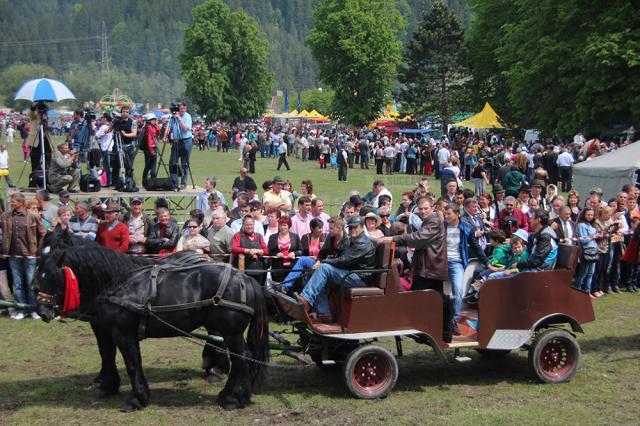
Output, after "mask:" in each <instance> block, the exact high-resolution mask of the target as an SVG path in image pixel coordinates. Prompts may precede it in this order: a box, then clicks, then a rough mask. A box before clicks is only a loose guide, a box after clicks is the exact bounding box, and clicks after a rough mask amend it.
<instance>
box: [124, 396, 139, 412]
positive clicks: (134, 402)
mask: <svg viewBox="0 0 640 426" xmlns="http://www.w3.org/2000/svg"><path fill="white" fill-rule="evenodd" d="M143 408H144V406H143V405H142V404H141V403H140V401H138V399H137V398H131V399H129V400H127V401H126V402H125V403H124V404H122V406H121V407H120V412H122V413H131V412H133V411H138V410H142V409H143Z"/></svg>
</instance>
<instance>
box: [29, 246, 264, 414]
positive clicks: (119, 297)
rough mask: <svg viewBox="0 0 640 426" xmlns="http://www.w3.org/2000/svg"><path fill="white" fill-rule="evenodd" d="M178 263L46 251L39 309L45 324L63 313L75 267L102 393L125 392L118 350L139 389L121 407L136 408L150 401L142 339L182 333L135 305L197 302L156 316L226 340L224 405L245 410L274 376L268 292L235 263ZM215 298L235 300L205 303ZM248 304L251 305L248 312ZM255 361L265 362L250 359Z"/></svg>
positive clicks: (102, 252) (93, 250)
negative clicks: (98, 364)
mask: <svg viewBox="0 0 640 426" xmlns="http://www.w3.org/2000/svg"><path fill="white" fill-rule="evenodd" d="M175 262H176V263H173V261H172V260H168V261H165V262H162V263H161V264H160V265H159V268H158V265H155V266H154V265H146V266H144V265H143V266H141V265H140V261H139V260H137V259H135V258H132V257H130V256H127V255H123V254H120V253H117V252H115V251H113V250H109V249H105V248H102V247H96V246H80V247H70V248H67V249H64V250H54V251H50V252H49V253H43V255H42V256H41V258H40V260H39V262H38V268H37V270H36V274H35V276H34V282H33V285H34V290H35V291H36V292H37V293H38V313H39V314H40V315H41V316H42V318H43V319H44V320H45V321H50V320H51V319H53V318H54V317H55V316H56V315H58V314H60V313H61V309H62V305H63V300H64V297H65V292H66V291H67V290H66V288H67V287H66V285H67V282H68V279H66V278H65V269H64V268H68V269H69V270H70V271H73V273H74V275H75V276H76V277H77V281H78V290H79V296H80V306H79V309H78V310H79V312H80V315H81V316H85V317H90V318H91V319H90V322H91V325H92V328H93V331H94V333H95V335H96V338H97V341H98V347H99V350H100V355H101V357H102V368H101V370H100V374H99V376H98V377H97V379H96V384H97V393H98V395H100V396H110V395H115V394H117V393H118V391H119V387H120V377H119V375H118V371H117V368H116V363H115V357H116V348H117V349H119V350H120V352H121V354H122V357H123V359H124V361H125V364H126V369H127V373H128V375H129V378H130V381H131V387H132V392H131V394H130V395H129V397H128V398H127V400H126V402H125V403H124V405H123V406H122V407H121V410H122V411H133V410H137V409H141V408H143V407H145V406H146V405H147V404H148V403H149V386H148V384H147V380H146V378H145V376H144V373H143V370H142V360H141V356H140V344H139V339H140V338H146V337H174V336H179V335H180V334H181V333H180V332H178V331H176V330H175V329H173V328H170V327H168V326H166V325H165V324H163V323H162V322H161V321H158V320H157V319H155V318H154V317H153V316H149V315H147V314H145V313H144V312H141V311H140V310H137V309H132V308H131V307H130V306H129V305H131V303H129V302H132V301H133V302H139V303H140V305H141V306H142V307H144V305H145V303H146V301H149V302H150V303H149V306H150V307H151V309H153V308H154V307H158V306H165V307H166V306H174V305H183V306H189V304H195V305H196V307H192V308H190V309H181V310H168V311H162V312H158V313H157V314H156V315H157V316H158V317H159V318H161V319H162V320H163V321H166V322H167V323H170V324H171V325H173V326H174V327H176V328H177V329H180V330H184V331H193V330H195V329H197V328H199V327H204V328H206V330H207V331H208V332H209V333H210V334H217V335H220V336H222V337H223V339H224V343H225V346H226V348H227V349H228V350H229V351H230V353H231V354H232V355H231V371H230V374H229V378H228V380H227V383H226V385H225V387H224V388H223V390H222V391H221V392H220V394H219V395H218V403H219V404H220V405H221V406H222V407H224V408H226V409H233V408H242V407H244V406H246V405H247V404H248V403H249V402H250V398H251V394H252V392H255V391H257V390H258V389H259V388H260V387H261V386H262V385H263V384H264V382H265V380H266V373H267V365H266V363H267V362H268V359H269V341H268V339H269V329H268V327H269V323H268V319H267V316H266V310H265V302H264V295H263V293H262V289H261V287H260V286H259V284H258V283H257V282H256V281H255V280H253V279H252V278H250V277H248V276H246V275H244V274H242V273H240V272H238V271H237V270H235V269H232V268H231V267H229V266H227V265H222V264H211V263H199V264H195V265H194V264H185V263H181V262H179V260H178V261H175ZM155 268H158V269H155ZM152 270H153V272H152ZM67 273H68V271H67ZM156 273H157V276H155V277H154V278H153V280H155V283H154V284H153V286H151V287H150V285H151V284H150V283H149V281H150V280H151V279H152V278H151V275H153V274H156ZM67 278H68V276H67ZM220 286H226V287H225V289H224V291H223V292H222V294H218V293H219V291H218V290H219V289H220ZM150 295H151V296H150ZM216 297H218V299H216ZM214 300H215V301H217V302H219V301H220V300H224V301H225V302H231V303H229V304H226V305H225V303H215V304H214V303H211V304H206V303H205V304H201V303H199V302H203V301H214ZM118 301H125V303H119V302H118ZM128 303H129V305H128ZM133 305H135V303H133ZM192 306H193V305H192ZM242 306H244V307H245V309H241V307H242ZM247 308H248V309H247ZM247 327H248V333H247V340H246V341H245V338H244V331H245V330H246V329H247ZM233 354H237V355H240V356H237V355H233ZM249 358H251V359H253V360H255V361H257V362H253V361H249V360H248V359H249Z"/></svg>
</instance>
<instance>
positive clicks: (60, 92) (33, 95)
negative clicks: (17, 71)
mask: <svg viewBox="0 0 640 426" xmlns="http://www.w3.org/2000/svg"><path fill="white" fill-rule="evenodd" d="M75 98H76V97H75V96H74V95H73V93H71V90H69V89H68V88H67V86H65V85H64V84H62V83H61V82H59V81H58V80H52V79H50V78H37V79H35V80H29V81H27V82H26V83H24V84H23V85H22V87H21V88H20V90H18V92H17V93H16V97H15V99H16V100H18V99H25V100H27V101H31V102H37V101H44V102H58V101H61V100H63V99H75Z"/></svg>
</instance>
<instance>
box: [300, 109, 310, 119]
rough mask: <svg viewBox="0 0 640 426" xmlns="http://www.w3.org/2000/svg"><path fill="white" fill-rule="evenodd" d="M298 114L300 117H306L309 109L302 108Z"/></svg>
mask: <svg viewBox="0 0 640 426" xmlns="http://www.w3.org/2000/svg"><path fill="white" fill-rule="evenodd" d="M298 116H300V117H308V116H309V111H307V110H306V109H303V110H302V111H300V114H298Z"/></svg>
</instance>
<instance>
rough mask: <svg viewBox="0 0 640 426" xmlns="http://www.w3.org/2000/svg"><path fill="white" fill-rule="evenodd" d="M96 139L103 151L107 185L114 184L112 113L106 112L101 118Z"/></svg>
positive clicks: (103, 165) (103, 167)
mask: <svg viewBox="0 0 640 426" xmlns="http://www.w3.org/2000/svg"><path fill="white" fill-rule="evenodd" d="M96 139H97V140H98V145H100V152H101V153H102V169H103V170H104V172H105V173H106V174H107V184H106V185H105V186H111V185H113V181H112V179H111V165H110V163H109V161H110V160H111V151H112V150H113V131H112V129H111V114H109V113H107V112H105V113H104V115H103V116H102V118H101V119H100V126H99V127H98V130H97V131H96Z"/></svg>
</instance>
